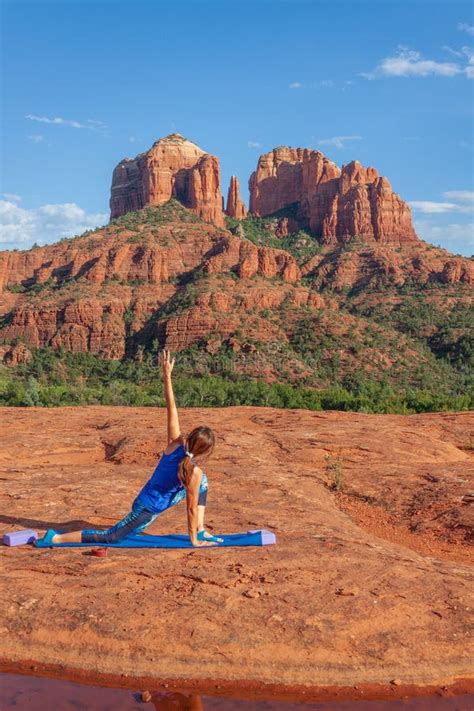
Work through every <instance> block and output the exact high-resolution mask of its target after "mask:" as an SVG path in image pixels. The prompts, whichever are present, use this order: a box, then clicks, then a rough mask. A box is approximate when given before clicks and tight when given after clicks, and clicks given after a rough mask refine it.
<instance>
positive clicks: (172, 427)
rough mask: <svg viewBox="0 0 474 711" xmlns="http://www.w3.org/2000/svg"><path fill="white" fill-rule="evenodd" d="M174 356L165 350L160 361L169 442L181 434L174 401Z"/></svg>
mask: <svg viewBox="0 0 474 711" xmlns="http://www.w3.org/2000/svg"><path fill="white" fill-rule="evenodd" d="M174 361H175V359H174V358H171V354H170V352H169V351H168V350H166V349H165V350H163V351H162V352H161V354H160V363H161V367H162V369H163V387H164V391H165V400H166V410H167V414H168V420H167V423H168V444H169V443H170V442H172V441H173V440H175V439H177V438H178V437H179V436H180V434H181V429H180V426H179V418H178V410H177V408H176V403H175V401H174V393H173V383H172V382H171V373H172V371H173V367H174Z"/></svg>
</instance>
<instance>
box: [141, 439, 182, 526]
mask: <svg viewBox="0 0 474 711" xmlns="http://www.w3.org/2000/svg"><path fill="white" fill-rule="evenodd" d="M185 455H186V450H185V449H184V447H183V445H181V444H180V445H179V446H178V447H176V449H175V450H174V451H173V452H171V454H162V455H161V458H160V461H159V462H158V465H157V467H156V469H155V471H154V472H153V474H152V475H151V477H150V479H149V480H148V481H147V483H146V484H145V486H144V487H143V489H142V490H141V491H140V493H139V494H138V496H137V498H136V499H135V501H134V503H140V504H141V505H142V506H144V507H145V508H147V509H148V510H149V511H153V513H159V512H160V511H164V510H165V509H167V508H169V506H170V504H171V501H172V499H173V497H174V496H175V495H176V494H177V493H178V491H180V490H181V489H184V486H183V484H182V483H181V481H180V480H179V478H178V467H179V463H180V461H181V460H182V458H183V457H184V456H185Z"/></svg>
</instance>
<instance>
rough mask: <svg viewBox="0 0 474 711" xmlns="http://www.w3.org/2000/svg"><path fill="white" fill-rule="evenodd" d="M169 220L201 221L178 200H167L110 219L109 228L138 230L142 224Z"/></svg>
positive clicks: (161, 223)
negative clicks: (161, 203) (160, 203)
mask: <svg viewBox="0 0 474 711" xmlns="http://www.w3.org/2000/svg"><path fill="white" fill-rule="evenodd" d="M169 222H185V223H193V222H202V220H201V218H200V217H198V216H197V215H195V214H194V213H193V212H191V211H190V210H187V209H186V208H185V207H184V206H183V205H182V204H181V203H180V202H178V200H174V199H172V200H169V201H168V202H166V203H164V204H163V205H158V206H154V207H145V208H143V209H142V210H136V211H135V212H127V213H126V214H125V215H121V217H116V218H115V219H114V220H111V221H110V224H109V228H112V229H113V230H114V231H116V229H117V227H118V228H122V229H127V230H131V231H139V230H141V229H142V228H143V226H144V225H147V226H150V225H151V226H159V225H165V224H167V223H169Z"/></svg>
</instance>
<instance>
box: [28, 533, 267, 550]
mask: <svg viewBox="0 0 474 711" xmlns="http://www.w3.org/2000/svg"><path fill="white" fill-rule="evenodd" d="M216 535H219V538H223V539H224V541H223V543H216V545H214V546H206V550H208V549H209V550H211V549H212V548H224V547H230V546H269V545H272V544H273V543H276V536H275V534H274V533H272V532H271V531H266V530H265V529H261V530H257V531H247V533H229V534H216ZM35 545H36V547H37V548H78V547H82V548H91V547H92V546H99V547H100V548H104V547H107V548H193V547H194V546H192V545H191V541H190V540H189V536H184V535H178V534H170V535H168V536H152V535H150V534H148V533H131V534H129V535H128V536H126V537H125V538H123V539H122V540H121V541H119V543H50V542H48V541H44V539H43V538H39V539H38V540H37V541H36V543H35Z"/></svg>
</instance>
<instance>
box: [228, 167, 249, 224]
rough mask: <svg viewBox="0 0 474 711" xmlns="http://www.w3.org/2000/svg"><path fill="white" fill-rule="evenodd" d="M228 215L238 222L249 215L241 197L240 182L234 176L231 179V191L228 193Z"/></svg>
mask: <svg viewBox="0 0 474 711" xmlns="http://www.w3.org/2000/svg"><path fill="white" fill-rule="evenodd" d="M226 215H229V217H234V218H235V219H237V220H243V219H244V218H245V217H246V215H247V208H246V206H245V204H244V201H243V200H242V198H241V197H240V186H239V181H238V180H237V178H236V177H235V175H232V177H231V179H230V185H229V191H228V193H227V206H226Z"/></svg>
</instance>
